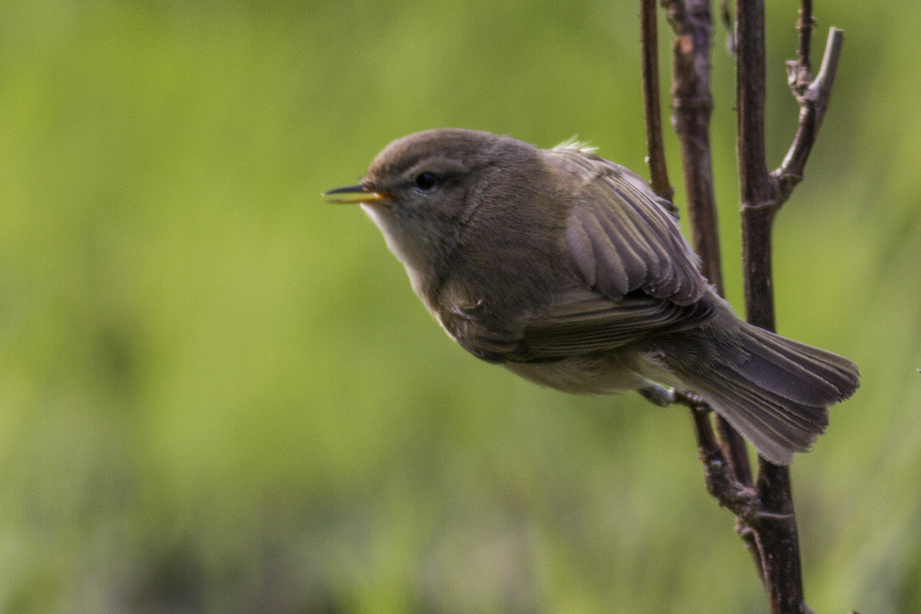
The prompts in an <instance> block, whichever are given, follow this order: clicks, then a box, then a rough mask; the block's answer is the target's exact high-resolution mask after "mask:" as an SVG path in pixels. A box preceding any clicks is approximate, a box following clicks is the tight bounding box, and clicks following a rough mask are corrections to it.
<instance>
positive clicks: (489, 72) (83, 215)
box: [0, 0, 921, 613]
mask: <svg viewBox="0 0 921 614" xmlns="http://www.w3.org/2000/svg"><path fill="white" fill-rule="evenodd" d="M767 4H768V36H769V44H770V48H769V52H768V62H769V67H768V72H769V78H770V83H769V97H770V98H769V100H770V102H769V117H768V122H769V126H768V128H769V133H768V139H769V149H770V160H771V164H772V165H776V164H777V163H779V161H780V159H781V158H782V156H783V153H784V151H785V149H786V146H787V144H788V143H789V140H790V138H791V137H792V134H793V130H794V126H795V120H796V113H797V109H796V107H795V105H794V103H793V101H792V98H791V97H790V95H789V93H788V91H787V88H786V85H785V74H784V65H783V62H784V61H785V60H788V59H791V58H792V57H793V56H794V50H795V30H794V23H795V20H796V8H797V5H796V3H795V2H794V1H793V0H783V1H781V0H770V1H769V2H768V3H767ZM636 5H637V3H636V2H620V1H617V2H614V1H609V2H597V1H587V2H573V3H555V2H537V1H535V2H525V1H518V2H494V1H488V2H486V1H475V2H460V1H449V0H440V1H436V2H419V1H406V2H399V3H398V2H389V3H388V2H380V3H369V2H358V1H355V0H337V1H336V2H331V1H327V2H320V1H314V2H285V1H281V0H276V1H269V2H266V1H264V0H251V1H246V0H221V1H217V0H213V1H211V0H200V1H192V0H185V1H179V0H158V1H155V0H87V1H86V2H81V3H75V2H66V1H63V0H28V1H26V0H8V1H4V2H2V3H0V611H3V612H23V613H31V612H36V613H38V612H41V613H44V612H132V613H133V612H138V613H155V612H189V613H198V612H203V613H204V612H208V613H210V612H222V613H226V612H273V613H275V612H278V613H287V612H297V613H321V612H322V613H334V612H342V613H351V612H369V613H370V612H374V613H377V612H385V613H386V612H432V613H442V612H443V613H455V612H456V613H466V612H520V613H529V612H730V611H731V612H766V611H767V607H766V605H765V600H764V597H763V595H762V590H761V587H760V584H759V582H758V580H757V578H756V576H755V574H754V571H753V567H752V563H751V561H750V560H749V555H748V554H747V553H746V552H745V550H744V549H743V547H742V545H741V542H740V541H739V540H738V538H737V537H736V536H735V534H734V531H733V518H732V516H731V515H730V514H729V513H728V512H727V511H725V510H723V509H721V508H719V507H718V506H717V504H716V502H715V501H714V500H713V499H711V498H710V497H709V496H708V495H707V494H706V492H705V490H704V486H703V479H702V476H701V468H700V465H699V463H698V461H697V459H696V450H695V447H694V441H693V438H692V433H691V426H690V420H689V418H688V416H687V415H686V414H685V413H684V411H683V410H681V409H678V408H674V409H660V408H655V407H652V406H650V405H648V404H646V403H644V402H642V401H641V400H640V399H639V398H638V397H636V395H626V396H622V397H618V398H576V397H570V396H566V395H563V394H561V393H557V392H554V391H549V390H544V389H540V388H538V387H536V386H533V385H531V384H528V383H526V382H524V381H521V380H519V379H516V378H515V377H514V376H512V375H511V374H509V373H507V372H505V371H504V370H502V369H500V368H497V367H494V366H490V365H487V364H485V363H481V362H478V361H477V360H475V359H474V358H472V357H471V356H469V355H467V354H466V353H465V352H463V350H461V349H460V348H459V347H457V346H455V345H454V344H453V343H452V342H450V341H449V340H448V339H447V338H446V337H445V335H444V333H443V332H442V331H441V330H440V329H439V327H438V326H437V325H436V324H435V323H434V322H433V321H432V320H431V319H430V317H429V316H428V314H427V313H425V310H424V309H423V307H422V305H421V304H420V303H419V301H418V300H417V299H416V298H415V296H414V295H413V294H412V292H411V291H410V288H409V284H408V281H407V280H406V278H405V273H404V272H403V270H402V268H401V267H400V265H399V264H398V262H397V261H396V259H395V258H393V257H392V256H391V254H390V253H389V252H388V251H387V250H386V247H385V246H384V242H383V240H382V239H381V237H380V235H379V233H378V232H377V230H376V228H374V227H373V225H372V224H371V223H370V222H369V221H368V220H367V219H366V218H365V216H364V215H363V214H362V212H361V211H360V210H359V209H358V208H354V207H344V206H332V205H325V204H323V203H322V202H321V200H320V196H319V195H320V193H321V192H322V191H323V190H326V189H329V188H332V187H336V186H339V185H346V184H351V183H354V182H355V180H356V179H358V178H359V177H360V176H361V175H362V174H363V172H364V169H365V168H366V166H367V164H368V163H369V162H370V160H371V159H372V158H373V156H374V155H375V154H376V153H377V152H378V151H379V150H380V149H381V148H382V147H383V146H384V145H386V144H387V143H388V142H389V141H391V140H392V139H394V138H397V137H400V136H403V135H405V134H408V133H410V132H414V131H417V130H422V129H427V128H433V127H440V126H458V127H466V128H476V129H484V130H490V131H493V132H498V133H504V134H511V135H513V136H515V137H517V138H520V139H522V140H525V141H529V142H532V143H535V144H538V145H540V146H544V147H549V146H552V145H554V144H556V143H558V142H560V141H562V140H564V139H566V138H568V137H571V136H573V135H578V136H579V137H580V138H582V139H587V140H590V141H591V142H592V143H593V144H594V145H596V146H598V147H599V148H600V151H599V153H600V154H601V155H603V156H605V157H607V158H610V159H613V160H615V161H618V162H620V163H622V164H625V165H627V166H629V167H632V168H634V169H636V170H637V171H640V172H641V173H643V174H646V169H645V167H644V163H643V159H644V146H643V127H642V122H641V107H640V98H641V97H640V90H639V57H638V34H637V31H638V26H637V17H636V14H637V8H636ZM816 17H817V20H818V24H819V29H818V31H817V34H816V37H815V47H816V57H815V58H814V60H815V61H816V63H818V59H819V58H818V55H819V52H820V51H821V49H822V48H823V47H824V40H825V36H826V33H827V28H828V26H830V25H836V26H838V27H840V28H842V29H843V30H844V31H845V36H846V39H845V48H844V55H843V59H842V64H841V67H840V70H839V73H838V80H837V82H836V86H835V93H834V97H833V100H832V106H831V110H830V112H829V114H828V116H827V118H826V122H825V125H824V128H823V132H822V134H821V137H820V140H819V143H818V145H817V147H816V148H815V150H814V152H813V157H812V160H811V161H810V164H809V167H808V169H807V178H806V181H805V182H804V183H803V184H802V185H801V186H800V188H799V189H798V190H797V191H796V193H795V195H794V198H793V200H792V201H791V202H789V203H788V205H787V207H786V208H785V210H784V211H783V212H782V214H781V217H780V219H779V222H778V224H777V227H776V260H775V273H776V278H775V285H776V292H777V297H776V302H777V309H778V327H779V330H780V332H782V333H784V334H786V335H787V336H791V337H793V338H796V339H799V340H802V341H806V342H808V343H812V344H815V345H819V346H821V347H824V348H828V349H831V350H834V351H837V352H839V353H841V354H844V355H846V356H848V357H850V358H851V359H853V360H854V361H855V362H857V364H858V365H859V366H860V369H861V373H862V378H863V385H862V388H861V389H860V391H859V392H858V394H857V395H856V396H855V397H854V398H853V399H852V400H851V401H848V402H847V403H845V404H843V405H841V406H837V407H835V408H834V410H833V413H832V422H831V426H830V428H829V429H828V432H827V433H826V435H824V436H823V437H821V438H820V440H819V442H818V443H817V445H816V446H815V449H814V450H813V451H812V452H811V453H810V454H808V455H801V456H798V457H797V460H796V462H795V464H794V465H793V469H792V471H793V480H794V486H795V497H796V501H797V510H798V517H799V523H800V535H801V542H802V550H803V564H804V567H805V583H806V594H807V598H808V601H809V603H810V605H811V607H812V608H813V609H814V610H815V611H816V612H846V611H849V610H850V609H852V608H854V609H857V610H859V611H861V612H864V613H867V612H873V613H886V612H917V611H921V495H919V485H921V475H919V474H921V374H919V373H918V372H917V371H916V369H917V368H919V367H921V173H919V167H921V156H919V152H921V147H919V145H918V144H919V143H921V113H919V112H918V100H919V99H921V60H919V59H918V58H919V56H918V54H917V42H916V38H917V32H918V31H919V30H921V8H919V5H918V4H917V3H916V2H911V1H908V0H904V1H902V2H895V3H887V4H886V5H885V6H879V7H870V6H869V5H868V4H867V3H866V2H857V1H856V0H827V1H822V2H819V3H818V4H817V6H816ZM716 29H717V34H716V38H717V45H716V48H715V49H714V54H713V71H714V72H713V86H714V96H715V111H714V116H713V121H714V133H713V150H714V162H715V168H716V174H717V181H718V184H717V196H718V198H719V201H720V207H721V209H720V215H721V218H720V223H721V233H722V243H723V247H724V266H725V269H726V270H725V273H726V286H727V290H728V294H729V298H730V300H731V301H732V302H733V303H734V304H735V305H736V307H737V308H738V309H739V310H740V311H741V301H740V295H741V291H740V282H739V264H738V260H739V240H738V213H737V194H738V191H737V184H736V180H735V179H734V175H735V146H734V137H733V130H734V127H735V115H734V112H733V110H732V107H733V104H734V85H733V80H732V70H733V68H732V60H731V59H730V57H729V56H728V55H727V53H726V52H725V51H724V50H723V48H722V45H723V42H724V41H725V35H724V33H723V32H721V31H720V28H719V27H717V28H716ZM661 38H662V51H663V55H662V57H663V62H664V64H665V67H666V69H667V67H668V55H667V48H668V31H667V30H666V29H665V27H664V26H663V30H662V34H661ZM664 72H665V74H664V75H663V81H664V83H665V91H666V92H667V90H668V83H667V79H668V71H667V70H665V71H664ZM665 106H666V108H667V102H666V105H665ZM666 136H667V139H668V147H669V152H670V160H671V165H672V166H671V174H672V180H673V182H676V183H680V173H679V170H678V166H677V158H676V155H675V151H676V147H675V142H674V136H673V135H672V134H671V132H669V133H668V134H667V135H666ZM677 187H678V188H679V190H678V195H677V202H678V204H679V205H681V206H683V202H682V194H681V189H680V185H679V186H677ZM635 397H636V398H635Z"/></svg>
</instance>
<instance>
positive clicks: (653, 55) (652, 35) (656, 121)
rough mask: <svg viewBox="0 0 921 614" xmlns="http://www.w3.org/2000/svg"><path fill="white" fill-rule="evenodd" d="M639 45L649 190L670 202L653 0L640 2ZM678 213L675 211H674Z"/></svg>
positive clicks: (672, 191)
mask: <svg viewBox="0 0 921 614" xmlns="http://www.w3.org/2000/svg"><path fill="white" fill-rule="evenodd" d="M640 45H641V47H642V50H641V54H642V58H643V61H642V63H643V70H642V75H643V115H644V117H645V119H646V122H645V124H646V151H647V152H648V155H647V162H648V164H649V174H650V179H651V181H650V183H651V185H652V190H653V191H654V192H655V193H656V194H658V195H659V196H661V197H662V198H664V199H666V200H667V201H669V202H672V196H674V194H675V188H673V187H672V184H671V183H670V182H669V180H668V169H667V167H666V165H665V144H664V142H663V138H662V110H661V108H660V107H659V53H658V48H659V45H658V34H657V31H656V0H640ZM675 210H676V211H677V209H675Z"/></svg>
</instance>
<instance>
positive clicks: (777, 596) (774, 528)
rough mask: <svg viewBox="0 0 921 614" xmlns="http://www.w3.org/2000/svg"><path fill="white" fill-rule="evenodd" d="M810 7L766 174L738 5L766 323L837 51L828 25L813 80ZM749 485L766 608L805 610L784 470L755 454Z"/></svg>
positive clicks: (757, 291)
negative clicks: (785, 128) (784, 119)
mask: <svg viewBox="0 0 921 614" xmlns="http://www.w3.org/2000/svg"><path fill="white" fill-rule="evenodd" d="M811 11H812V6H811V0H802V5H801V8H800V23H799V24H798V29H799V34H800V38H799V48H798V54H799V59H798V60H797V61H796V62H793V63H792V64H789V65H788V71H789V74H790V85H791V87H792V89H793V92H794V96H796V98H797V101H798V102H799V103H800V119H799V126H798V129H797V133H796V137H795V138H794V142H793V145H792V146H791V148H790V152H789V153H788V154H787V157H786V158H785V159H784V161H783V163H782V164H781V167H780V168H779V169H778V170H776V171H774V173H771V174H769V173H768V171H767V165H766V162H765V148H764V95H765V94H764V91H765V89H764V5H763V2H762V0H740V1H739V3H738V7H737V17H736V20H737V21H736V33H737V36H738V40H737V44H738V62H737V90H736V92H737V106H738V110H739V119H738V138H739V140H738V152H739V173H740V199H741V209H742V259H743V267H742V270H743V287H744V295H745V311H746V318H747V319H748V321H749V322H751V323H752V324H755V325H757V326H760V327H762V328H765V329H768V330H774V328H775V326H774V302H773V301H774V298H773V288H772V276H771V227H772V225H773V221H774V217H775V215H776V213H777V210H778V209H779V208H780V206H781V205H782V204H783V202H784V201H786V199H787V198H788V197H789V195H790V192H791V191H792V189H793V188H794V187H795V186H796V184H797V183H799V181H800V180H801V179H802V171H803V168H804V166H805V164H806V159H807V158H808V155H809V152H810V150H811V149H812V145H813V143H814V142H815V138H816V136H817V134H818V128H819V125H820V124H821V120H822V117H823V115H824V113H825V109H826V108H827V106H828V99H829V96H830V93H831V85H832V83H833V82H834V75H835V70H836V69H837V64H838V58H839V57H840V49H841V42H842V37H841V33H840V31H838V30H835V29H832V32H831V33H830V34H829V42H828V47H827V48H826V53H825V58H824V60H823V62H822V69H821V70H820V72H819V75H818V77H816V79H814V80H813V79H812V76H811V74H810V70H809V57H808V54H809V41H808V37H809V34H810V33H811V27H812V17H811ZM755 490H756V493H757V495H756V497H757V499H758V500H759V501H760V503H761V508H762V509H763V510H764V511H765V512H766V513H765V515H764V516H763V517H762V518H761V519H760V520H759V521H758V522H757V523H750V526H752V528H753V530H754V531H755V534H756V535H755V539H756V542H757V543H758V549H759V550H760V551H761V561H762V566H763V570H764V582H765V589H766V591H767V593H768V597H769V599H770V603H771V612H772V613H773V614H786V613H798V614H802V613H803V612H808V611H809V610H808V608H807V607H806V604H805V601H804V598H803V580H802V569H801V562H800V553H799V538H798V535H797V527H796V517H795V515H794V508H793V496H792V488H791V484H790V472H789V469H788V468H787V467H778V466H775V465H773V464H771V463H769V462H768V461H766V460H765V459H763V458H760V457H759V458H758V480H757V483H756V485H755Z"/></svg>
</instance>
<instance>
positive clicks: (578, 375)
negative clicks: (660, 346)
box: [503, 349, 678, 394]
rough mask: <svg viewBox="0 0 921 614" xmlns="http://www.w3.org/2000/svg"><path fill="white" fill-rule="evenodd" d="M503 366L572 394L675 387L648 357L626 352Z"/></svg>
mask: <svg viewBox="0 0 921 614" xmlns="http://www.w3.org/2000/svg"><path fill="white" fill-rule="evenodd" d="M503 366H504V367H505V368H507V369H508V370H510V371H512V372H513V373H516V374H518V375H520V376H521V377H523V378H525V379H527V380H530V381H532V382H535V383H537V384H540V385H541V386H547V387H549V388H555V389H556V390H562V391H563V392H569V393H572V394H612V393H615V392H623V391H626V390H637V389H639V388H646V387H648V386H649V384H650V382H657V383H660V384H665V385H669V386H673V385H677V383H678V382H677V380H676V379H675V377H674V376H673V375H672V374H671V373H669V372H668V371H667V370H665V368H664V367H663V366H662V365H661V364H660V363H659V362H658V361H656V360H654V359H652V357H651V356H649V355H648V354H646V353H643V352H637V351H636V350H626V349H625V350H623V351H619V352H616V351H615V352H605V353H601V354H589V355H585V356H571V357H568V358H563V359H561V360H558V361H554V362H538V363H524V362H517V363H516V362H507V363H504V364H503Z"/></svg>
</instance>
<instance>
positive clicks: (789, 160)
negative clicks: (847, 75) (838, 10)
mask: <svg viewBox="0 0 921 614" xmlns="http://www.w3.org/2000/svg"><path fill="white" fill-rule="evenodd" d="M809 2H810V0H803V4H804V5H805V4H808V3H809ZM801 15H802V13H801ZM800 27H801V28H802V26H800ZM800 35H801V36H802V29H801V30H800ZM800 43H801V49H802V39H801V40H800ZM843 43H844V33H843V32H842V31H841V30H839V29H837V28H831V29H830V30H829V31H828V42H827V44H826V45H825V56H824V57H823V58H822V66H821V67H820V68H819V74H818V75H816V77H815V79H812V75H811V74H809V63H808V61H807V62H805V63H803V61H802V59H800V60H798V61H797V62H789V63H788V64H787V73H788V77H787V79H788V81H789V83H790V89H791V90H792V91H793V96H794V97H795V98H796V101H797V102H798V103H799V107H800V110H799V125H798V126H797V130H796V136H795V137H794V139H793V144H792V145H791V146H790V150H789V151H788V152H787V156H786V157H785V158H784V160H783V162H782V163H781V165H780V168H778V169H777V170H775V171H774V172H773V173H771V177H772V179H773V180H774V181H776V183H777V188H776V190H777V194H776V196H775V198H774V200H775V201H776V202H777V206H780V204H782V203H783V202H786V200H787V199H788V198H789V197H790V193H791V192H792V191H793V188H795V187H796V185H797V184H799V182H800V181H802V179H803V169H804V168H805V166H806V160H807V159H808V158H809V152H810V151H812V145H813V144H814V143H815V140H816V137H817V136H818V133H819V127H820V126H821V125H822V119H823V118H824V117H825V111H826V109H828V103H829V99H830V98H831V88H832V85H833V84H834V82H835V73H836V72H837V70H838V60H839V59H840V58H841V46H842V44H843ZM806 47H807V49H808V45H807V46H806ZM800 53H802V51H800Z"/></svg>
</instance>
